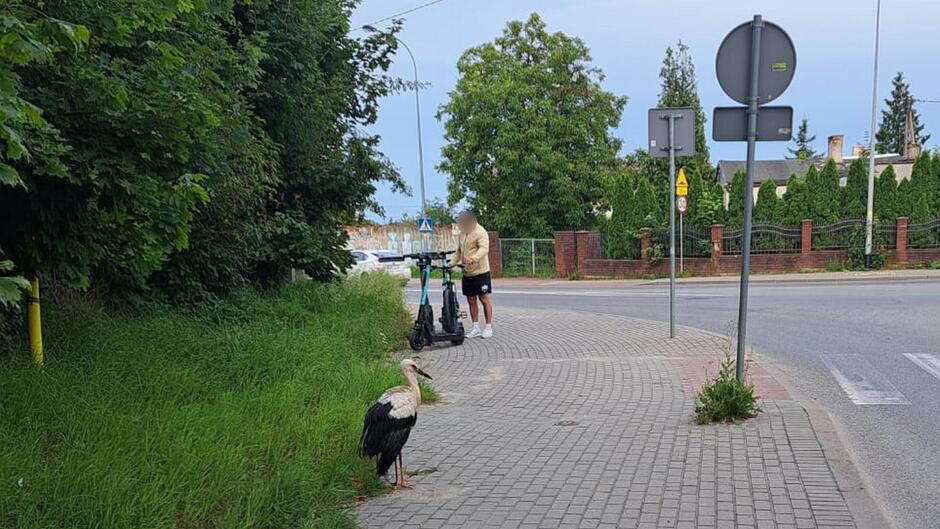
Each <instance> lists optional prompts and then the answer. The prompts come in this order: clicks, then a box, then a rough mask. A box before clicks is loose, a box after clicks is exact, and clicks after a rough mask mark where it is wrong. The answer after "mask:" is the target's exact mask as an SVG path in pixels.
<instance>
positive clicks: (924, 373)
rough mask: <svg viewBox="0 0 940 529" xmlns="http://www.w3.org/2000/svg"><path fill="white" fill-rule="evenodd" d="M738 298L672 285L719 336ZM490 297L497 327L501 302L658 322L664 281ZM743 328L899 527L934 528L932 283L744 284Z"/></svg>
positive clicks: (938, 358) (937, 429) (937, 422)
mask: <svg viewBox="0 0 940 529" xmlns="http://www.w3.org/2000/svg"><path fill="white" fill-rule="evenodd" d="M408 290H409V298H414V297H415V295H416V294H415V288H414V285H412V286H411V287H409V289H408ZM435 297H436V296H435ZM432 301H436V300H434V298H432ZM737 304H738V285H737V284H736V283H735V282H722V283H699V282H686V283H683V282H680V284H679V288H678V305H677V307H678V310H677V312H678V322H679V323H680V324H681V325H688V326H691V327H696V328H699V329H704V330H708V331H712V332H716V333H721V334H729V329H733V327H734V322H735V321H736V319H737ZM494 305H495V307H496V311H497V312H496V325H495V329H496V332H497V333H498V332H499V324H498V322H499V320H498V318H499V312H498V311H499V308H500V307H501V306H512V307H517V308H526V307H539V308H558V309H564V310H578V311H585V312H595V313H606V314H620V315H626V316H633V317H638V318H645V319H651V320H661V321H668V320H669V285H668V283H664V282H655V283H636V282H634V283H630V282H601V281H579V282H572V281H546V282H541V283H536V282H531V281H530V282H513V281H505V282H497V283H496V284H495V285H494ZM559 332H563V330H560V331H559ZM678 332H680V333H681V332H682V330H681V328H680V329H679V331H678ZM747 332H748V334H747V342H748V344H749V346H750V347H753V348H754V350H755V351H756V354H758V355H763V356H765V357H766V358H767V359H768V360H769V361H770V363H771V364H773V365H774V366H775V367H776V368H777V369H778V370H780V371H782V372H783V374H784V377H785V381H786V383H787V385H788V386H790V387H791V389H792V390H795V391H796V392H797V393H798V394H800V396H801V397H802V398H805V399H814V400H816V401H817V402H818V403H819V404H820V405H822V406H823V407H825V408H826V409H828V410H829V412H830V413H831V415H832V416H833V418H834V419H835V421H836V422H837V424H838V425H839V426H840V427H841V430H842V434H843V438H844V441H845V442H846V443H847V444H848V447H849V449H850V450H851V451H852V452H853V454H854V456H855V459H856V461H857V462H858V463H859V465H860V467H861V471H862V473H863V475H864V476H866V478H867V480H868V481H869V484H870V485H871V486H872V487H873V489H874V493H875V494H874V495H875V497H877V498H879V499H880V500H881V501H883V502H884V506H885V508H886V509H887V511H888V513H889V515H890V516H891V517H892V518H893V519H894V520H895V521H896V523H897V525H898V527H901V528H905V529H907V528H911V529H936V528H938V527H940V501H938V498H940V280H938V279H927V280H872V281H867V280H866V281H852V282H840V281H810V282H780V283H777V282H772V281H760V282H752V283H751V287H750V301H749V316H748V331H747ZM663 339H668V337H666V336H664V337H663Z"/></svg>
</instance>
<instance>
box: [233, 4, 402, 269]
mask: <svg viewBox="0 0 940 529" xmlns="http://www.w3.org/2000/svg"><path fill="white" fill-rule="evenodd" d="M358 3H359V2H358V0H299V1H292V2H282V1H279V0H253V1H252V2H239V4H238V5H237V7H236V9H235V11H234V22H233V24H234V27H233V28H232V30H231V33H233V34H234V35H235V36H238V35H245V36H248V37H252V38H257V39H262V41H263V45H262V46H261V50H260V52H261V54H262V60H261V62H260V65H261V68H262V72H261V73H262V75H261V76H260V77H259V79H258V82H257V86H256V87H255V88H254V89H253V90H250V91H249V92H248V96H249V101H250V103H251V106H252V107H253V108H254V109H255V111H256V113H257V115H258V116H259V117H260V118H261V120H262V126H263V128H264V131H265V133H266V135H267V136H268V137H269V138H270V139H271V140H272V141H273V142H274V144H275V145H277V148H278V149H277V159H276V163H277V167H278V170H279V175H278V176H279V179H278V180H279V181H278V184H277V186H276V196H275V199H274V200H271V201H269V202H268V203H267V204H266V210H267V211H268V212H270V213H269V218H270V222H269V225H270V227H269V228H268V229H267V230H266V232H267V233H266V235H267V236H266V244H265V248H264V250H263V252H262V256H261V260H260V262H259V263H257V264H256V265H254V266H252V267H251V269H252V270H254V274H253V279H254V280H256V281H260V282H271V281H277V280H280V279H282V278H284V277H285V276H286V275H287V273H288V271H289V269H290V268H291V267H297V268H303V269H304V270H305V271H306V272H307V273H308V274H309V275H311V276H313V277H318V278H325V277H330V276H332V275H333V273H334V270H335V268H336V267H337V266H339V267H340V268H342V267H343V266H344V265H345V264H346V263H350V262H351V260H350V258H349V254H348V252H346V251H345V250H344V247H345V245H346V234H345V231H344V230H343V226H344V225H345V224H347V223H349V222H352V221H353V220H354V219H355V218H356V217H357V216H358V214H359V213H360V212H361V211H363V210H371V211H373V212H375V213H377V214H381V213H382V210H381V208H380V207H379V206H378V204H376V203H375V201H374V199H373V194H374V192H375V188H376V187H375V186H376V185H377V183H379V182H387V183H388V184H390V185H391V187H392V188H393V189H395V190H398V191H404V190H405V187H404V183H403V182H402V181H401V179H400V177H399V175H398V173H397V172H396V171H395V169H394V168H393V167H392V165H391V163H390V162H389V161H388V160H387V159H386V157H385V156H384V155H383V154H382V153H381V152H379V151H378V143H379V138H378V137H377V136H375V135H372V134H368V133H367V132H366V131H365V128H366V127H368V126H369V125H370V124H372V123H374V122H375V120H376V118H377V115H378V101H379V99H380V98H381V97H383V96H385V95H387V94H389V93H390V92H391V91H392V90H394V89H396V88H397V87H398V83H396V82H395V80H393V79H390V78H388V77H387V75H386V74H385V72H386V71H387V69H388V67H389V65H390V64H391V60H392V55H393V54H394V53H395V50H396V49H397V41H396V39H395V33H396V32H397V31H398V30H399V29H400V25H399V24H398V23H397V22H395V23H393V24H392V26H391V28H390V29H389V30H387V31H384V32H379V33H374V34H370V35H369V36H367V37H365V38H363V39H361V40H359V39H356V38H354V37H353V36H351V35H350V33H349V31H350V26H349V16H350V13H351V12H352V10H353V9H354V8H355V7H356V6H357V5H358Z"/></svg>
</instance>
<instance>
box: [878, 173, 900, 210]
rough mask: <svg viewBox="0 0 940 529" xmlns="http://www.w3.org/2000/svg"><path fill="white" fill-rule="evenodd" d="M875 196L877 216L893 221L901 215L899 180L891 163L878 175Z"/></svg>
mask: <svg viewBox="0 0 940 529" xmlns="http://www.w3.org/2000/svg"><path fill="white" fill-rule="evenodd" d="M874 198H875V216H877V217H878V218H879V219H882V220H886V221H892V222H893V221H894V220H895V219H896V218H897V217H899V216H901V215H900V214H899V212H898V181H897V176H896V175H895V172H894V166H893V165H889V166H888V167H887V168H886V169H885V170H884V171H882V172H881V174H880V175H878V179H877V180H876V181H875V197H874Z"/></svg>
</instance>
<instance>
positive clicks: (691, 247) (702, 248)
mask: <svg viewBox="0 0 940 529" xmlns="http://www.w3.org/2000/svg"><path fill="white" fill-rule="evenodd" d="M677 235H679V236H677V237H676V254H677V255H682V256H684V257H709V256H711V254H712V232H711V229H709V228H693V227H686V226H683V228H682V233H681V234H677ZM667 244H668V238H667Z"/></svg>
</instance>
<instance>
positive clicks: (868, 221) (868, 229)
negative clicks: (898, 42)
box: [865, 0, 881, 268]
mask: <svg viewBox="0 0 940 529" xmlns="http://www.w3.org/2000/svg"><path fill="white" fill-rule="evenodd" d="M880 32H881V0H877V5H876V8H875V67H874V72H873V73H872V79H871V129H869V132H868V209H867V210H866V214H865V268H871V239H872V228H873V225H874V221H875V126H876V124H875V114H876V113H877V111H878V41H879V37H880Z"/></svg>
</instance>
